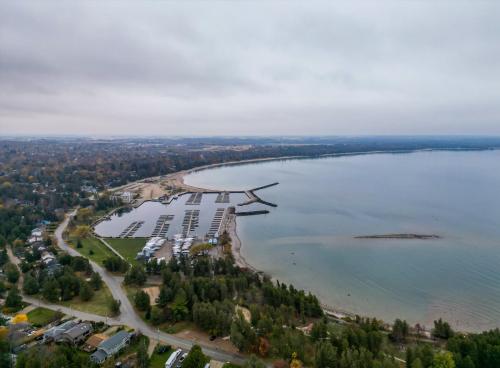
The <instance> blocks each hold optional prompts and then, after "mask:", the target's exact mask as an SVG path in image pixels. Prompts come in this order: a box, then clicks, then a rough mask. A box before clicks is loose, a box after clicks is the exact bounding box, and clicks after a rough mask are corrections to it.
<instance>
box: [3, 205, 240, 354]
mask: <svg viewBox="0 0 500 368" xmlns="http://www.w3.org/2000/svg"><path fill="white" fill-rule="evenodd" d="M75 213H76V210H74V211H72V212H71V213H69V214H68V215H67V216H66V218H65V219H64V221H63V222H62V223H61V224H60V225H59V226H58V227H57V229H56V231H55V233H54V234H55V236H56V239H57V244H58V246H59V247H60V248H61V249H63V250H64V251H66V252H68V253H69V254H70V255H72V256H82V255H81V254H80V253H79V252H77V251H76V250H75V249H73V248H71V247H70V246H69V245H68V244H67V243H66V241H65V240H64V238H63V233H64V231H65V230H66V228H67V226H68V224H69V221H70V219H71V217H73V216H74V215H75ZM9 256H10V257H11V259H12V260H13V261H14V263H16V264H18V263H19V260H18V259H17V257H15V256H14V255H13V254H12V252H9ZM90 264H91V265H92V268H93V269H94V270H95V271H96V272H97V273H99V275H101V277H102V280H103V281H104V282H105V283H106V285H107V286H108V288H109V290H110V291H111V294H112V295H113V298H115V299H117V300H119V301H120V302H121V307H120V312H121V313H120V315H119V316H118V317H116V318H106V317H103V316H98V315H95V314H90V313H85V312H80V311H76V310H74V309H71V308H67V307H63V306H61V305H57V304H50V303H45V302H43V301H41V300H39V299H36V298H32V297H29V296H26V295H24V294H23V298H24V299H25V300H26V301H27V302H29V303H32V304H34V305H39V306H42V307H45V308H48V309H52V310H60V311H61V312H63V313H65V314H68V315H71V316H74V317H77V318H80V319H84V320H89V321H96V322H100V321H102V322H107V323H108V324H110V325H121V324H123V325H127V326H129V327H132V328H134V329H135V330H137V331H140V332H141V333H142V334H143V335H146V336H148V337H149V338H151V339H154V340H158V339H159V340H160V341H161V342H163V343H166V344H169V345H172V346H176V347H179V348H181V349H186V350H189V349H191V347H192V346H193V345H194V343H195V342H193V341H191V340H187V339H183V338H180V337H177V336H174V335H170V334H167V333H165V332H161V331H158V330H156V329H154V328H153V327H151V326H150V325H148V324H147V323H146V322H144V321H143V320H142V319H141V318H140V317H139V316H138V315H137V314H136V313H135V310H134V308H133V306H132V304H131V303H130V301H129V299H128V298H127V295H126V293H125V292H124V291H123V289H122V287H121V283H122V281H123V277H118V276H114V275H112V274H110V273H109V272H107V271H106V270H105V269H104V268H103V267H101V266H100V265H98V264H97V263H95V262H93V261H90ZM196 343H197V344H198V345H200V346H201V347H202V348H203V351H204V353H205V354H207V355H208V356H210V357H211V358H213V359H215V360H219V361H222V362H226V361H227V362H232V363H236V364H242V363H244V362H245V358H244V356H242V355H239V354H234V353H230V352H226V351H222V350H219V349H217V348H214V347H210V346H204V345H203V344H200V343H199V342H196Z"/></svg>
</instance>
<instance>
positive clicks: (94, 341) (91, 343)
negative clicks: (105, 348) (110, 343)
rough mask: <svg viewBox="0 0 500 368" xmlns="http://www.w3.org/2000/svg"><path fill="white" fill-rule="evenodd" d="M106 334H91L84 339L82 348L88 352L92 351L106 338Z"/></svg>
mask: <svg viewBox="0 0 500 368" xmlns="http://www.w3.org/2000/svg"><path fill="white" fill-rule="evenodd" d="M107 339H108V336H106V335H103V334H95V335H92V336H90V337H89V338H88V340H87V341H85V345H84V346H83V350H85V351H86V352H88V353H91V352H93V351H94V350H96V349H97V348H98V347H99V344H100V343H101V342H103V341H104V340H107Z"/></svg>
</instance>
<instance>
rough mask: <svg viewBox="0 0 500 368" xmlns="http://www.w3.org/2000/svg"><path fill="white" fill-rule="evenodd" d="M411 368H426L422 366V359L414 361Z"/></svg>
mask: <svg viewBox="0 0 500 368" xmlns="http://www.w3.org/2000/svg"><path fill="white" fill-rule="evenodd" d="M411 368H424V366H423V365H422V361H421V360H420V358H417V359H415V360H414V361H413V363H411Z"/></svg>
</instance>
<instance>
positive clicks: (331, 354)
mask: <svg viewBox="0 0 500 368" xmlns="http://www.w3.org/2000/svg"><path fill="white" fill-rule="evenodd" d="M337 365H338V360H337V350H336V349H335V348H334V347H333V346H332V344H330V342H328V341H322V342H320V343H319V344H318V345H317V346H316V359H315V367H316V368H333V367H336V366H337Z"/></svg>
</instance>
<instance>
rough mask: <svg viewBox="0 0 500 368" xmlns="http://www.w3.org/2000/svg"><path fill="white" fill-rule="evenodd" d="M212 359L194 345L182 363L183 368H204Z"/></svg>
mask: <svg viewBox="0 0 500 368" xmlns="http://www.w3.org/2000/svg"><path fill="white" fill-rule="evenodd" d="M209 361H210V359H209V358H208V357H207V356H206V355H205V354H203V351H202V350H201V347H200V346H199V345H193V347H192V348H191V350H190V351H189V353H188V355H187V356H186V359H184V361H183V362H182V368H203V367H205V364H207V363H208V362H209Z"/></svg>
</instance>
